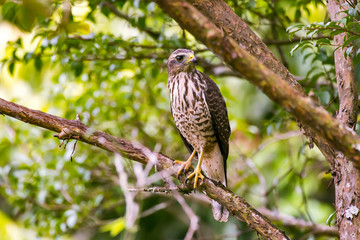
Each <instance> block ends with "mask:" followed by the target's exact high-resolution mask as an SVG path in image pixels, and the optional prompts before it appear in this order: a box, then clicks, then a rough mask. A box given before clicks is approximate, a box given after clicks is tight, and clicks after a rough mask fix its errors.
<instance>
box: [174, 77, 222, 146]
mask: <svg viewBox="0 0 360 240" xmlns="http://www.w3.org/2000/svg"><path fill="white" fill-rule="evenodd" d="M173 80H174V81H173V82H172V83H170V82H169V85H168V87H169V89H170V96H171V109H172V114H173V118H174V121H175V124H176V127H177V128H178V129H179V131H180V132H181V134H182V135H183V136H184V137H185V139H186V140H187V141H188V142H189V143H190V144H191V145H192V146H193V147H194V149H195V150H196V151H197V152H198V153H199V152H201V151H203V150H205V151H210V150H212V148H213V147H214V146H215V143H216V136H215V132H214V129H213V127H212V122H211V116H210V112H209V109H208V107H207V105H206V101H205V95H204V92H205V87H206V83H205V82H202V81H200V80H199V75H198V74H197V72H194V73H180V74H178V76H177V77H176V78H174V79H173Z"/></svg>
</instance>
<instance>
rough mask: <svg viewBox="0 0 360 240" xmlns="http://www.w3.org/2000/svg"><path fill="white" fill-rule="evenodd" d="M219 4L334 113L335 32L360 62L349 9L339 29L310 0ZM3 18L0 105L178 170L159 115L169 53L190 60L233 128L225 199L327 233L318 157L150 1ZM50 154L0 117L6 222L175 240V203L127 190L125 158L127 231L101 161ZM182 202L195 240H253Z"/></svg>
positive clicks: (67, 150) (191, 200) (327, 199)
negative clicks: (18, 107)
mask: <svg viewBox="0 0 360 240" xmlns="http://www.w3.org/2000/svg"><path fill="white" fill-rule="evenodd" d="M227 3H228V4H229V6H231V7H232V8H233V10H234V11H235V12H236V13H237V14H238V15H239V16H240V17H242V18H243V19H244V21H245V22H246V23H248V25H249V26H251V28H252V29H253V30H254V31H256V33H257V34H258V35H259V36H260V37H261V38H262V39H263V41H264V42H265V43H267V44H268V46H270V48H271V50H273V52H274V53H275V55H276V56H277V57H278V58H279V59H280V60H281V61H282V62H283V63H284V65H285V66H287V67H288V68H289V70H290V71H291V72H292V73H293V74H294V75H296V76H297V78H298V79H299V82H300V83H301V85H302V86H303V87H304V89H305V91H306V92H307V93H311V94H313V96H314V98H318V99H319V100H320V104H321V105H323V106H324V107H325V108H326V109H327V110H328V111H329V112H330V113H332V114H335V113H336V110H337V109H338V108H339V100H338V97H337V91H336V79H335V78H336V76H335V66H334V56H333V51H334V49H333V48H332V46H331V43H332V42H331V37H332V36H334V35H336V34H339V33H346V35H345V38H346V40H345V42H344V44H343V45H342V46H338V47H342V48H344V47H348V48H347V49H348V50H347V52H346V55H351V56H354V60H355V62H356V63H357V62H358V59H360V57H359V56H360V54H359V51H358V50H357V49H358V48H357V42H358V33H357V32H358V31H357V30H358V29H357V28H358V11H357V6H350V8H349V9H348V10H347V11H346V13H347V17H346V18H344V19H342V20H340V21H330V20H329V18H328V16H327V14H326V3H325V1H321V0H317V1H305V0H302V1H265V0H261V1H254V0H237V1H227ZM1 19H2V20H4V21H3V22H2V23H1V24H0V32H1V31H5V30H4V29H11V34H12V35H14V36H17V37H16V38H15V39H13V40H10V38H9V41H8V42H7V43H6V47H4V48H3V49H1V52H0V56H1V57H2V64H1V72H0V84H1V86H2V88H1V89H0V96H1V97H3V98H5V99H7V100H11V101H14V102H17V103H20V104H22V105H25V106H27V107H32V108H36V109H39V110H41V111H44V112H49V113H51V114H54V115H58V116H61V117H63V118H67V119H75V118H76V115H77V114H79V116H80V119H81V121H82V122H83V123H85V124H87V125H89V126H91V127H94V128H96V129H99V130H101V131H104V132H107V133H110V134H112V135H114V136H119V137H122V138H126V139H128V140H131V141H134V142H136V143H138V144H143V145H145V146H147V147H149V148H150V149H153V150H154V151H161V152H162V153H165V154H167V155H168V156H171V157H174V158H176V159H186V158H187V156H188V155H187V151H186V149H185V148H184V146H183V144H182V141H181V139H180V137H179V136H178V133H177V130H176V128H175V125H174V123H173V121H172V118H171V114H170V108H169V97H168V90H167V87H166V84H167V71H166V59H167V57H168V56H169V54H170V53H171V52H172V51H173V50H175V49H177V48H190V49H192V50H194V51H195V53H196V55H197V57H198V58H199V60H200V61H199V66H198V68H199V69H200V70H202V71H204V72H205V73H206V74H208V75H209V76H210V77H212V78H213V79H214V80H215V81H216V82H217V84H218V85H219V86H220V89H221V91H222V94H223V95H224V96H225V98H226V102H227V106H228V111H229V119H230V123H231V127H232V135H231V139H230V140H231V143H230V156H229V160H228V164H227V165H228V179H229V188H230V189H232V190H233V191H234V192H235V193H236V194H238V195H240V196H242V197H244V198H245V199H247V200H248V201H249V202H250V203H251V204H252V205H254V206H257V207H259V208H264V209H270V210H273V211H279V212H281V213H283V214H286V215H290V216H293V217H295V218H298V219H304V220H306V221H308V222H313V223H315V224H319V225H325V224H328V225H331V226H333V225H334V221H333V220H334V218H333V217H332V216H334V214H333V213H334V211H335V209H334V207H333V202H334V190H333V186H332V185H331V183H332V176H331V173H330V172H329V164H328V162H327V161H326V160H325V159H324V157H323V156H322V155H321V153H320V152H319V151H318V149H317V148H314V149H310V148H309V141H308V140H307V139H306V138H305V137H304V136H302V135H301V133H300V131H299V130H298V126H297V123H296V120H295V119H294V118H293V117H292V116H291V115H290V114H289V113H287V112H286V111H285V110H283V109H282V108H280V107H279V106H278V105H276V104H274V103H272V102H271V101H270V100H269V99H268V98H267V97H266V96H265V95H264V94H263V93H261V92H260V91H259V90H258V89H256V88H255V87H254V86H252V85H250V84H249V83H248V82H245V81H244V80H243V79H242V78H241V77H239V75H238V74H237V73H236V72H234V71H233V70H232V69H230V68H229V67H227V66H226V65H225V64H223V62H222V60H221V59H220V58H219V57H217V56H216V55H214V54H213V53H212V52H211V51H210V50H209V49H207V48H206V47H205V46H204V45H203V44H201V43H199V42H197V41H196V39H195V38H194V36H192V35H191V34H190V33H189V32H187V31H185V30H184V29H181V28H180V27H179V26H178V25H177V23H176V22H175V21H174V20H172V19H171V18H170V17H169V16H167V15H166V14H165V13H164V12H163V11H162V10H161V9H160V8H159V7H158V6H157V5H156V4H155V3H154V2H147V1H137V0H135V1H103V0H98V1H81V2H77V1H74V2H73V1H61V2H60V1H37V0H27V1H23V2H21V3H19V2H15V1H6V2H5V3H4V4H3V5H2V6H1ZM315 21H316V22H315ZM0 35H1V33H0ZM289 35H290V40H292V41H288V39H289ZM291 49H293V50H291ZM296 49H300V51H294V50H296ZM349 49H350V50H349ZM290 52H291V53H293V54H292V55H290ZM60 144H61V143H60V141H59V140H57V139H54V138H53V136H52V133H51V132H49V131H46V130H42V129H39V128H35V127H33V126H30V125H26V124H24V123H22V122H19V121H16V120H13V119H10V118H7V117H2V120H1V122H0V155H1V156H2V157H1V159H2V161H1V162H0V191H1V195H2V197H0V202H1V209H2V211H4V212H6V213H7V214H8V215H9V216H10V217H11V218H12V219H14V220H15V221H18V222H20V223H21V224H22V225H24V226H25V227H29V228H32V229H34V231H36V233H37V235H39V236H50V237H51V238H55V237H59V236H65V235H74V234H81V235H85V236H87V237H88V238H89V239H113V238H114V239H117V238H119V237H120V238H123V239H130V238H133V239H182V238H184V236H185V235H186V232H187V230H188V225H189V220H188V218H187V217H188V216H187V214H186V213H185V212H184V211H183V208H182V207H181V205H180V204H179V202H178V201H177V200H176V197H174V194H172V193H168V194H163V193H149V192H148V191H143V190H141V189H142V188H149V187H162V186H164V183H163V181H161V180H157V181H154V182H153V183H151V185H150V186H139V185H138V176H137V175H136V173H137V170H136V169H139V167H140V166H139V165H137V164H136V163H133V162H131V161H130V160H127V159H123V161H122V162H123V165H124V168H125V172H126V173H127V175H128V183H129V186H128V187H129V188H131V189H135V190H136V189H137V190H136V191H135V192H134V196H135V202H136V203H137V204H139V207H140V211H139V213H138V214H137V215H136V221H135V224H134V225H133V226H132V227H131V228H128V227H127V223H126V221H127V218H126V216H125V214H126V204H125V203H126V199H125V197H124V196H125V194H124V192H123V188H121V187H120V186H119V179H118V178H119V175H118V172H117V171H116V168H115V166H114V156H113V154H110V153H107V152H105V151H102V150H100V149H99V148H95V147H89V146H88V145H85V144H82V143H80V142H79V143H76V141H69V142H66V141H65V142H64V143H63V144H61V146H60V147H59V145H60ZM75 144H76V146H75ZM311 144H312V143H311V142H310V145H311ZM74 151H75V152H74ZM141 168H142V167H141ZM154 172H155V170H154V169H152V170H151V174H153V173H154ZM175 181H176V180H175ZM185 199H186V200H187V203H188V204H189V205H190V207H191V209H193V211H194V212H195V213H196V214H197V215H198V216H199V217H200V226H199V230H198V231H197V232H196V233H195V236H194V237H195V238H196V237H198V238H199V239H200V238H201V237H207V238H219V239H223V238H225V237H227V236H230V237H234V238H235V237H237V236H241V238H242V239H253V238H254V237H255V236H256V232H253V231H251V230H250V229H249V228H248V227H247V226H246V225H245V224H243V223H240V222H238V221H237V220H236V219H231V220H230V222H229V223H228V224H221V223H218V222H215V220H213V219H212V217H211V216H212V215H211V210H210V206H209V204H208V202H207V199H206V198H205V197H204V196H203V195H201V194H199V193H196V194H191V195H189V196H188V197H187V196H186V197H185ZM275 223H276V224H277V225H278V226H280V227H281V228H284V229H285V230H286V233H287V234H288V235H289V236H290V237H293V238H301V239H313V238H314V237H315V236H316V237H319V239H329V237H328V236H321V235H322V233H316V232H314V231H312V230H311V228H310V229H308V228H307V229H304V228H302V227H301V226H296V225H294V226H290V227H289V226H288V225H287V224H286V222H285V221H284V222H282V221H277V222H275ZM0 232H1V231H0ZM319 235H320V236H319ZM117 236H119V237H117Z"/></svg>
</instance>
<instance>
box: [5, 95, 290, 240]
mask: <svg viewBox="0 0 360 240" xmlns="http://www.w3.org/2000/svg"><path fill="white" fill-rule="evenodd" d="M0 114H5V115H8V116H10V117H13V118H16V119H18V120H20V121H23V122H26V123H29V124H33V125H36V126H39V127H42V128H45V129H48V130H52V131H55V132H58V133H59V134H55V135H54V136H56V137H58V138H60V139H76V140H79V141H82V142H85V143H88V144H91V145H94V146H97V147H100V148H102V149H105V150H107V151H110V152H114V153H120V154H121V155H122V156H124V157H126V158H129V159H131V160H134V161H137V162H140V163H142V164H147V163H148V162H149V161H151V159H149V158H148V156H149V155H150V154H147V153H151V155H152V156H155V157H156V162H154V165H155V167H156V169H157V170H163V171H168V174H171V175H175V174H176V173H177V171H178V170H179V167H180V166H179V165H173V164H174V161H173V160H172V159H170V158H169V157H167V156H165V155H163V154H161V153H153V152H151V151H150V150H149V149H148V148H146V147H143V146H139V145H136V144H133V143H130V142H128V141H126V140H124V139H120V138H117V137H114V136H111V135H109V134H106V133H104V132H100V131H96V130H94V129H92V128H90V127H88V126H86V125H85V124H83V123H81V122H80V121H76V120H68V119H63V118H60V117H57V116H54V115H51V114H48V113H44V112H41V111H37V110H32V109H29V108H26V107H23V106H20V105H18V104H15V103H12V102H8V101H6V100H4V99H1V98H0ZM185 179H186V176H184V175H182V176H180V181H181V182H182V185H181V186H180V189H181V190H182V191H185V192H188V191H192V186H193V183H192V182H191V181H189V182H188V183H185ZM199 190H200V191H201V192H204V193H205V194H206V195H207V196H208V197H210V198H211V199H214V200H216V201H217V202H219V203H220V204H222V205H224V206H225V207H226V208H227V209H228V210H229V211H230V212H231V213H232V214H233V215H234V217H236V218H237V219H239V220H241V221H244V222H246V223H247V224H248V225H249V226H250V227H251V228H253V229H255V230H256V231H257V232H258V233H260V234H261V235H262V236H263V237H264V238H266V239H281V240H283V239H289V238H288V237H287V236H286V235H285V233H284V232H282V231H281V230H279V229H278V228H277V227H276V226H274V225H273V224H272V223H271V222H270V221H269V220H268V219H267V218H266V217H264V216H263V215H262V214H261V213H259V212H258V211H257V210H256V209H255V208H253V207H252V206H251V205H250V204H249V203H247V202H246V201H245V200H244V199H243V198H241V197H239V196H236V195H235V194H234V193H233V192H231V191H230V190H229V189H227V188H225V187H224V186H223V185H222V184H220V183H217V182H214V181H212V180H211V179H209V178H204V180H203V181H202V183H201V184H200V185H199Z"/></svg>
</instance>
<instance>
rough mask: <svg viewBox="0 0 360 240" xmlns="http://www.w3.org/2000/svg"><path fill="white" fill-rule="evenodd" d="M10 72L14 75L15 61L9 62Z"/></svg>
mask: <svg viewBox="0 0 360 240" xmlns="http://www.w3.org/2000/svg"><path fill="white" fill-rule="evenodd" d="M8 69H9V72H10V75H14V69H15V62H14V61H12V62H11V63H10V64H9V67H8Z"/></svg>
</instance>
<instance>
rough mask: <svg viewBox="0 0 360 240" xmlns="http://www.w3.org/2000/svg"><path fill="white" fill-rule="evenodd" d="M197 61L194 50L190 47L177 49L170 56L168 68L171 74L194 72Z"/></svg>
mask: <svg viewBox="0 0 360 240" xmlns="http://www.w3.org/2000/svg"><path fill="white" fill-rule="evenodd" d="M195 63H197V60H196V57H195V55H194V52H193V51H191V50H188V49H177V50H175V51H174V52H173V53H172V54H171V55H170V57H169V59H168V62H167V68H168V72H169V74H172V75H176V74H178V73H180V72H192V71H194V70H195V66H194V65H195Z"/></svg>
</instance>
